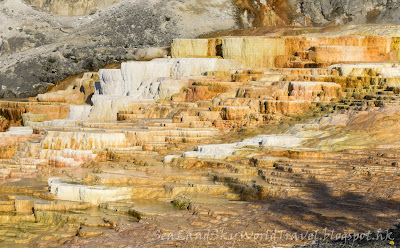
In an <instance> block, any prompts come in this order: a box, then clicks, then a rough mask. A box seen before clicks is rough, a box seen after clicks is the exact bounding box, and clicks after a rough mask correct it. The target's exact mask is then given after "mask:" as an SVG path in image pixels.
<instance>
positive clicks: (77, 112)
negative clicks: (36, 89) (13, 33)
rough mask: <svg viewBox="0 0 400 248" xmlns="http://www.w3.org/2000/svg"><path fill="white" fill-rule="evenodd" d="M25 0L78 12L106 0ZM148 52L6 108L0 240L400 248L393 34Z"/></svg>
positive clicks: (354, 29)
mask: <svg viewBox="0 0 400 248" xmlns="http://www.w3.org/2000/svg"><path fill="white" fill-rule="evenodd" d="M1 2H2V1H1V0H0V3H1ZM27 2H29V4H32V5H34V6H35V7H37V8H39V9H43V10H44V11H47V12H50V13H53V14H54V13H56V14H60V15H63V14H65V13H66V14H68V15H72V16H75V15H81V14H88V13H89V12H91V11H94V10H93V6H96V4H97V5H98V4H99V3H98V2H99V1H88V2H89V3H90V4H89V3H88V5H85V6H86V7H85V8H84V9H83V10H82V11H84V12H82V13H80V12H73V13H72V12H71V13H70V12H68V11H72V9H73V8H72V7H71V6H70V5H66V7H65V6H64V5H63V4H64V3H63V2H62V1H55V2H54V3H53V5H50V3H49V2H48V1H47V2H46V1H27ZM100 2H101V1H100ZM119 2H121V3H119ZM238 2H241V1H238ZM246 2H247V1H243V3H236V4H244V5H243V6H247V5H246ZM260 2H262V1H260ZM277 2H278V1H277ZM281 2H282V1H281ZM304 2H310V1H304ZM123 3H124V1H117V0H115V1H110V2H109V3H108V2H102V5H101V7H102V8H107V7H108V6H109V5H112V4H123ZM253 4H254V3H253ZM325 4H326V3H325ZM92 5H93V6H92ZM63 6H64V7H63ZM243 6H242V8H241V11H242V12H243V13H244V12H246V11H250V10H251V9H249V8H250V7H251V6H250V7H243ZM260 6H264V5H260ZM277 6H278V7H279V6H280V7H279V8H283V7H282V6H283V5H279V4H277ZM285 6H286V5H285ZM291 6H292V5H290V6H289V5H288V6H286V7H285V8H284V9H287V8H289V9H290V8H292V7H293V6H292V7H291ZM304 6H305V7H304V8H306V10H307V11H309V10H308V9H307V8H312V6H314V5H304ZM214 7H215V6H214ZM278 7H277V10H276V11H278V12H277V13H278V14H279V8H278ZM314 7H315V6H314ZM350 7H351V6H350ZM350 7H349V6H347V7H346V11H347V12H348V11H350V10H349V8H350ZM71 8H72V9H71ZM210 8H211V7H210ZM246 8H248V9H247V10H246ZM251 8H253V10H254V11H255V12H254V13H256V12H257V11H261V10H260V8H261V7H260V8H258V9H254V8H255V7H254V6H253V7H251ZM293 8H294V7H293ZM350 9H351V8H350ZM209 10H210V9H208V11H209ZM63 11H64V12H63ZM65 11H67V12H68V13H67V12H65ZM347 12H346V13H347ZM243 13H242V14H243ZM246 13H247V12H246ZM257 13H259V12H257ZM274 13H275V12H274ZM197 14H198V13H197ZM370 15H372V14H370ZM247 17H248V16H247ZM269 17H270V19H268V18H267V17H266V16H264V15H263V19H262V20H263V23H264V22H266V23H269V22H271V21H274V20H275V21H276V22H278V21H279V20H280V21H282V22H284V21H288V20H289V21H294V20H292V17H293V16H286V17H285V18H286V19H285V18H284V17H282V15H281V16H280V18H281V19H279V18H278V17H276V16H273V15H271V16H269ZM370 17H371V16H370ZM248 18H250V17H248ZM257 18H259V16H258V17H256V18H255V19H254V20H253V21H254V23H255V24H254V23H253V24H254V26H257V25H259V24H260V23H259V22H256V21H257V20H259V21H260V20H261V19H257ZM271 18H272V19H271ZM277 18H278V19H277ZM282 18H283V19H282ZM321 18H322V17H321ZM321 18H320V19H317V20H320V21H321V23H325V22H327V21H328V20H327V19H326V18H328V19H329V17H328V16H325V18H324V19H321ZM377 18H378V17H377ZM250 19H251V18H250ZM277 20H278V21H277ZM298 21H299V20H298ZM256 24H257V25H256ZM264 24H265V23H264ZM275 24H276V23H275ZM286 24H287V23H286ZM213 31H215V30H213ZM0 48H1V47H0ZM0 50H1V49H0ZM143 51H145V52H146V54H145V56H144V57H146V59H142V60H129V61H125V62H122V63H114V64H110V65H108V66H104V67H103V68H101V69H99V70H93V71H90V72H84V73H81V74H78V75H76V76H72V75H70V76H71V77H70V78H68V79H66V80H64V81H61V82H59V83H58V84H56V85H54V86H52V87H49V88H47V90H44V91H41V93H40V94H34V95H35V96H34V97H29V98H13V99H4V98H3V99H1V100H0V129H1V131H2V132H0V247H96V248H98V247H292V246H294V245H305V244H308V246H307V247H313V244H314V243H315V245H316V246H315V247H322V246H323V245H326V246H327V247H335V245H336V246H338V245H342V244H343V243H344V244H345V245H348V243H346V240H345V241H343V237H347V238H349V237H352V238H353V239H354V236H348V235H350V234H352V233H354V235H358V236H357V237H358V241H357V242H358V243H357V244H358V245H360V244H361V245H364V247H371V246H372V245H376V246H377V247H386V246H388V247H389V246H390V247H394V246H395V245H399V243H398V242H399V241H400V238H399V237H400V234H399V235H397V234H396V233H395V234H393V235H394V236H391V235H390V234H388V232H389V231H391V232H394V231H393V229H391V228H393V224H395V223H398V222H400V211H399V204H400V165H399V162H400V62H399V61H400V27H398V26H396V25H382V26H380V25H358V26H354V25H353V26H345V27H331V28H329V27H328V28H319V27H295V26H292V27H287V28H274V29H273V30H272V29H271V30H270V29H268V28H265V27H264V28H261V29H248V30H239V31H238V30H236V31H227V32H222V33H214V34H211V35H208V36H202V37H201V38H194V39H188V38H178V39H174V40H173V42H172V43H171V46H170V48H153V50H152V49H147V50H143ZM143 51H142V52H143ZM150 52H152V54H149V53H150ZM153 58H154V59H153ZM55 73H57V72H55ZM0 79H1V77H0ZM5 89H6V88H2V90H5ZM3 95H4V94H3ZM3 97H5V96H3ZM397 228H398V226H397ZM379 231H381V232H379ZM361 234H364V236H361ZM368 235H369V236H368ZM379 235H381V236H379ZM396 235H397V236H399V237H397V236H396ZM362 237H363V238H362ZM365 237H372V238H377V237H382V238H381V240H379V242H377V243H374V244H370V243H359V241H360V240H364V239H366V238H365ZM396 237H397V238H396ZM338 238H341V240H340V242H339V241H338V243H335V242H336V241H335V240H337V239H338ZM349 240H351V238H349ZM368 241H370V240H368ZM375 241H376V240H375ZM332 242H333V243H332ZM349 242H350V241H349ZM360 242H361V241H360Z"/></svg>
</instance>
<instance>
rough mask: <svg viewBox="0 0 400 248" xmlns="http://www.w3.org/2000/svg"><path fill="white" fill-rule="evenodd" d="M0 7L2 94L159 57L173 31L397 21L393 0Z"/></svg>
mask: <svg viewBox="0 0 400 248" xmlns="http://www.w3.org/2000/svg"><path fill="white" fill-rule="evenodd" d="M0 7H1V8H0V23H1V24H2V25H1V26H0V85H1V89H0V98H14V97H18V98H22V97H28V96H34V95H36V94H37V93H39V92H42V91H43V90H45V89H46V88H47V87H48V86H50V85H52V84H54V83H56V82H58V81H60V80H62V79H64V78H66V77H68V76H71V75H75V74H78V73H80V72H82V71H91V70H96V69H99V68H100V67H103V66H105V65H106V64H110V63H116V62H121V61H126V60H137V59H150V58H153V57H162V56H164V55H167V54H168V52H169V51H168V48H165V46H168V45H169V44H170V43H171V41H172V39H173V38H183V37H184V38H193V37H196V36H199V35H204V34H209V33H213V32H217V31H223V30H232V29H239V28H254V27H263V26H286V25H295V26H324V25H332V24H334V25H337V24H347V23H366V22H376V23H383V22H390V23H396V22H400V20H399V17H398V16H397V15H396V13H397V11H398V3H397V2H395V1H394V0H389V1H386V0H385V1H384V0H378V1H376V0H375V1H372V0H355V1H343V0H336V1H328V0H322V1H313V0H270V1H265V0H235V1H231V0H203V1H198V0H173V1H165V0H151V1H148V0H137V1H132V0H73V1H69V0H68V1H67V0H54V1H44V0H25V1H24V0H0ZM149 47H162V48H156V49H154V48H153V49H147V48H149ZM163 47H164V48H163Z"/></svg>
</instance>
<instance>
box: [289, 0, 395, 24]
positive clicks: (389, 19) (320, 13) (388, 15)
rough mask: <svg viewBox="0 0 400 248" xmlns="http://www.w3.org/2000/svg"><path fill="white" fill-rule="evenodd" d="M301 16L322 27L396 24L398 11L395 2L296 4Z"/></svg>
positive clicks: (306, 0)
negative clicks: (351, 24)
mask: <svg viewBox="0 0 400 248" xmlns="http://www.w3.org/2000/svg"><path fill="white" fill-rule="evenodd" d="M297 6H298V8H300V11H301V13H302V14H303V15H305V16H307V17H309V18H310V19H311V20H313V22H314V23H316V24H319V25H324V24H328V23H332V24H334V25H335V24H336V25H337V24H346V23H398V22H399V21H400V19H399V18H398V16H397V15H396V12H397V11H398V10H399V7H400V6H399V3H398V2H397V1H384V0H382V1H369V0H356V1H349V2H347V1H340V0H338V1H328V0H323V1H318V2H317V1H312V0H301V1H298V2H297Z"/></svg>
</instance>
